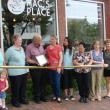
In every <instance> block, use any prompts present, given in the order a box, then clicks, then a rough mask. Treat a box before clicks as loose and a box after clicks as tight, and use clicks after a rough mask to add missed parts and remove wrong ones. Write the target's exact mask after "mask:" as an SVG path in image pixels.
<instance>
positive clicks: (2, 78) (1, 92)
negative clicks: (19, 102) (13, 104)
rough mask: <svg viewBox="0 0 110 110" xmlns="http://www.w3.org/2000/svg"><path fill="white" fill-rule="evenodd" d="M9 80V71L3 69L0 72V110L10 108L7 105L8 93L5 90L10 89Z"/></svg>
mask: <svg viewBox="0 0 110 110" xmlns="http://www.w3.org/2000/svg"><path fill="white" fill-rule="evenodd" d="M8 87H9V85H8V80H7V72H6V71H2V72H1V74H0V110H8V108H7V107H6V105H5V98H6V93H5V91H6V90H7V89H8Z"/></svg>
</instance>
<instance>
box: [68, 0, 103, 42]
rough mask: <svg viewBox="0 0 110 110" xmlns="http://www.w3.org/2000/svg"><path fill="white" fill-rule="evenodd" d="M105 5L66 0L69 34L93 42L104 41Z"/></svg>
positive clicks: (76, 38) (74, 37) (77, 38)
mask: <svg viewBox="0 0 110 110" xmlns="http://www.w3.org/2000/svg"><path fill="white" fill-rule="evenodd" d="M102 10H103V5H102V4H100V3H95V2H94V3H93V2H83V0H82V1H80V0H77V1H74V0H66V16H67V27H68V36H69V37H71V38H72V39H74V40H83V41H85V42H86V43H89V44H90V43H92V42H93V41H94V40H96V39H97V40H101V41H103V37H104V29H103V27H104V23H103V11H102Z"/></svg>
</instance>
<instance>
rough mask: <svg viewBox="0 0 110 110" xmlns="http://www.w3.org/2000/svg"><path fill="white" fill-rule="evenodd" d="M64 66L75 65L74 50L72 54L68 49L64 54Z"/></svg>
mask: <svg viewBox="0 0 110 110" xmlns="http://www.w3.org/2000/svg"><path fill="white" fill-rule="evenodd" d="M63 66H73V51H72V53H71V54H70V53H69V49H66V52H65V53H64V56H63ZM65 69H73V68H65Z"/></svg>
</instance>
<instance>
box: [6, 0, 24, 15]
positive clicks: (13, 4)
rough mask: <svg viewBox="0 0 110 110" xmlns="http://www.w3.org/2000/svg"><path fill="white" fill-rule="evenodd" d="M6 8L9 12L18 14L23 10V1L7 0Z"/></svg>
mask: <svg viewBox="0 0 110 110" xmlns="http://www.w3.org/2000/svg"><path fill="white" fill-rule="evenodd" d="M7 6H8V9H9V11H10V12H11V13H13V14H15V15H19V14H21V13H23V12H24V10H25V3H24V2H23V0H8V3H7Z"/></svg>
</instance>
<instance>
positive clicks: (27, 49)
mask: <svg viewBox="0 0 110 110" xmlns="http://www.w3.org/2000/svg"><path fill="white" fill-rule="evenodd" d="M26 61H27V62H28V63H30V64H38V63H37V61H35V60H33V59H32V58H31V52H30V48H29V47H27V48H26Z"/></svg>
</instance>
